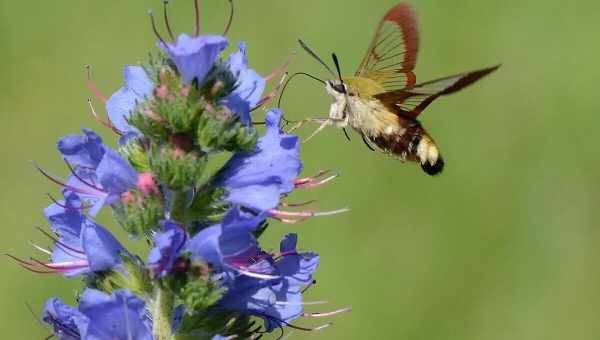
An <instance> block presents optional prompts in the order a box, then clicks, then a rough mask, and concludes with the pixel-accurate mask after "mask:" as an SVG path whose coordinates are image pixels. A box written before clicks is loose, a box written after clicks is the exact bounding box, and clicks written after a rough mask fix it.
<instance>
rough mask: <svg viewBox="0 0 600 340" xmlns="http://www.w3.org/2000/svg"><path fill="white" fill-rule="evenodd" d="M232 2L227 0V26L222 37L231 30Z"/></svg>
mask: <svg viewBox="0 0 600 340" xmlns="http://www.w3.org/2000/svg"><path fill="white" fill-rule="evenodd" d="M233 11H234V8H233V0H229V19H228V20H227V25H225V30H224V31H223V36H227V33H229V29H230V28H231V23H233Z"/></svg>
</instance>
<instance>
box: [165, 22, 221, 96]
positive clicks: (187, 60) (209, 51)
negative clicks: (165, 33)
mask: <svg viewBox="0 0 600 340" xmlns="http://www.w3.org/2000/svg"><path fill="white" fill-rule="evenodd" d="M160 47H161V48H162V49H163V50H164V51H165V52H166V53H167V54H168V55H169V58H171V60H172V61H173V62H174V63H175V65H176V66H177V70H178V71H179V73H180V74H181V77H182V78H183V81H184V82H186V83H188V84H189V83H191V82H192V81H193V80H194V79H196V80H197V81H198V83H199V84H202V82H203V81H204V78H205V77H206V75H207V74H208V71H210V69H211V68H212V67H213V64H214V62H215V61H216V59H217V57H218V56H219V54H220V53H221V51H223V50H224V49H225V48H226V47H227V39H225V38H224V37H222V36H218V35H202V36H197V37H190V36H189V35H187V34H181V35H180V36H179V37H178V38H177V43H176V44H170V43H167V44H166V45H165V44H163V43H161V44H160Z"/></svg>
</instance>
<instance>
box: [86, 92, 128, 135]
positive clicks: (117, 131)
mask: <svg viewBox="0 0 600 340" xmlns="http://www.w3.org/2000/svg"><path fill="white" fill-rule="evenodd" d="M88 106H89V107H90V113H91V114H92V116H93V117H94V119H95V120H96V121H97V122H98V123H100V124H102V125H104V126H106V127H107V128H109V129H111V130H113V132H114V133H116V134H117V135H119V136H122V135H123V132H122V131H120V130H119V129H117V127H116V126H115V125H114V124H113V123H112V122H111V121H110V118H109V119H106V120H105V119H102V118H100V116H98V114H97V113H96V110H95V109H94V105H93V104H92V100H91V99H88Z"/></svg>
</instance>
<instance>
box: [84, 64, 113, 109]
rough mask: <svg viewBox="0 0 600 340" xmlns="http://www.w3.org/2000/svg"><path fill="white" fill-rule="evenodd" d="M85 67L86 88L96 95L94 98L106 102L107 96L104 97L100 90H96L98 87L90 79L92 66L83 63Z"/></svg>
mask: <svg viewBox="0 0 600 340" xmlns="http://www.w3.org/2000/svg"><path fill="white" fill-rule="evenodd" d="M85 69H86V74H87V81H86V83H87V86H88V89H89V90H90V91H91V92H92V93H93V94H94V96H96V98H98V99H100V101H102V102H103V103H106V102H107V101H108V98H106V96H105V95H103V94H102V92H100V90H98V87H97V86H96V84H95V83H94V81H93V80H92V67H91V66H90V65H85Z"/></svg>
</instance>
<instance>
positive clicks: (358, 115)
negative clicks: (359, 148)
mask: <svg viewBox="0 0 600 340" xmlns="http://www.w3.org/2000/svg"><path fill="white" fill-rule="evenodd" d="M300 44H301V45H302V47H303V48H304V49H305V50H306V51H307V52H308V53H309V54H310V55H311V56H313V57H314V58H315V59H317V60H318V61H319V62H320V63H321V64H322V65H323V66H325V68H326V69H327V70H328V71H329V72H330V73H332V74H333V75H334V76H336V77H338V79H335V80H328V81H322V80H320V79H318V78H317V80H319V81H321V82H322V83H324V85H325V89H326V91H327V93H328V94H329V95H330V96H331V97H332V98H333V103H332V104H331V107H330V110H329V116H328V118H308V119H305V120H303V121H300V122H299V123H298V124H296V125H295V126H294V127H292V129H291V130H293V129H296V128H298V127H300V126H302V125H303V124H304V123H306V122H309V121H312V122H317V123H320V124H321V125H320V126H319V127H318V129H316V130H315V132H313V133H312V134H311V135H310V136H309V137H308V138H307V140H308V139H310V138H312V137H313V136H314V135H316V134H317V133H318V132H319V131H321V130H322V129H323V128H325V127H326V126H328V125H333V126H336V127H339V128H343V129H344V132H345V133H346V130H345V128H346V127H348V126H350V127H352V128H353V129H354V130H356V131H357V132H358V133H359V134H360V135H361V137H362V139H363V141H364V142H365V144H366V145H367V146H368V147H369V148H370V149H371V150H379V151H381V152H384V153H386V154H390V155H392V156H394V157H396V158H398V159H400V160H402V161H411V162H415V163H419V164H420V165H421V168H422V169H423V171H424V172H425V173H427V174H429V175H432V176H433V175H437V174H439V173H441V172H442V170H443V169H444V159H443V158H442V155H441V153H440V150H439V148H438V146H437V144H436V142H435V141H434V139H433V138H432V137H431V135H429V133H428V132H427V131H426V130H425V128H423V125H422V124H421V123H420V122H419V120H418V119H417V118H418V117H419V115H420V114H421V113H422V112H423V111H424V110H425V108H427V106H429V105H430V104H431V103H432V102H433V101H434V100H436V99H437V98H438V97H440V96H445V95H449V94H452V93H455V92H457V91H459V90H462V89H463V88H465V87H467V86H469V85H471V84H473V83H474V82H476V81H478V80H479V79H481V78H482V77H484V76H486V75H488V74H490V73H492V72H493V71H495V70H496V69H498V68H499V67H500V65H497V66H493V67H489V68H484V69H480V70H476V71H472V72H466V73H461V74H457V75H453V76H450V77H445V78H441V79H437V80H432V81H428V82H424V83H420V84H417V81H416V76H415V74H414V72H413V70H414V68H415V64H416V61H417V53H418V50H419V30H418V25H417V16H416V14H415V11H414V9H413V7H412V6H411V5H409V4H408V3H399V4H398V5H396V6H394V7H393V8H391V9H390V10H389V11H388V12H387V13H386V14H385V15H384V16H383V18H382V19H381V21H380V22H379V25H378V26H377V29H376V31H375V35H374V37H373V40H372V41H371V44H370V45H369V48H368V52H367V54H366V56H365V57H364V58H363V60H362V62H361V63H360V66H359V68H358V70H357V71H356V73H355V74H354V76H351V77H342V75H341V72H340V66H339V61H338V58H337V56H336V55H335V53H334V54H332V57H333V61H334V64H335V66H336V68H337V74H336V73H334V72H333V71H332V70H331V69H330V68H329V67H328V66H327V64H326V63H324V62H323V61H322V60H321V59H320V58H319V57H318V56H317V54H316V53H315V52H313V51H312V50H311V49H310V48H309V47H308V46H307V45H306V44H305V43H304V42H302V41H301V40H300ZM313 78H315V77H313ZM346 137H348V135H347V133H346Z"/></svg>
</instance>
